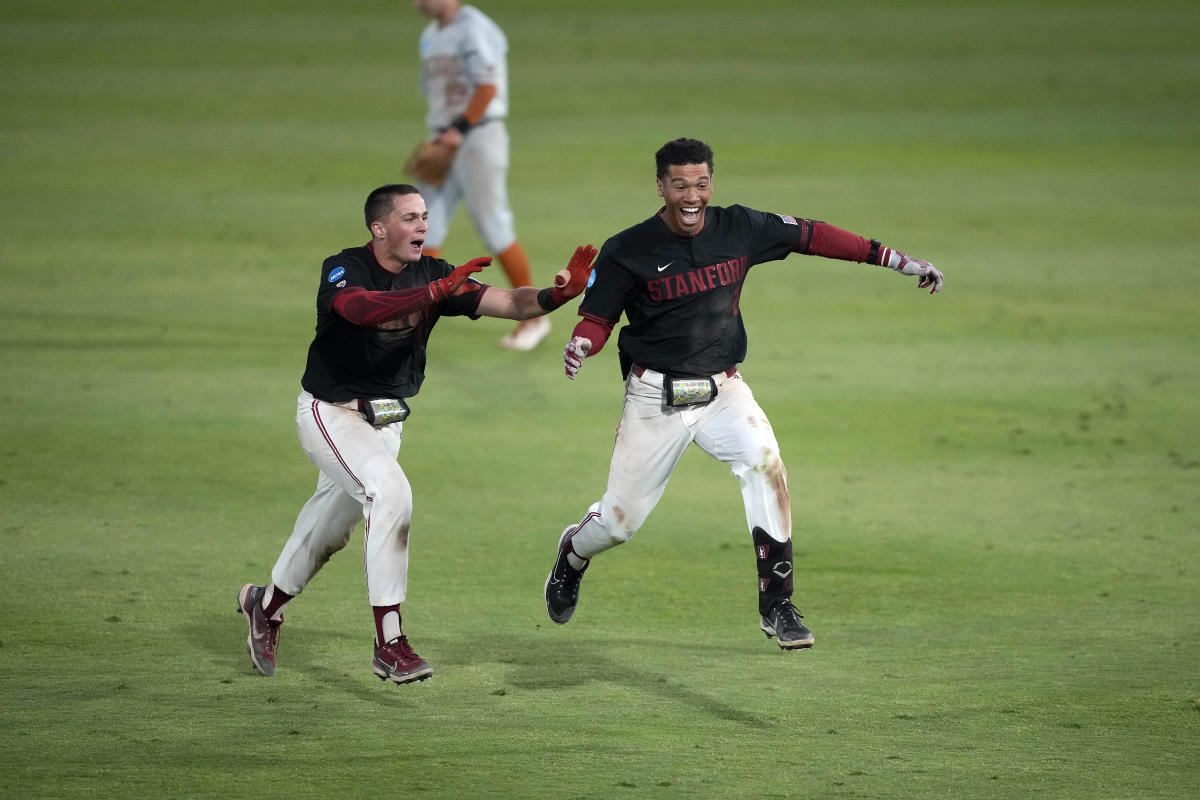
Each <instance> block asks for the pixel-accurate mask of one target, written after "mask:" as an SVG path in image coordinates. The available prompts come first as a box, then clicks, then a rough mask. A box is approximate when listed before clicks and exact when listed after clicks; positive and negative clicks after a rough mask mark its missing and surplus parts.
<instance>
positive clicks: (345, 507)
mask: <svg viewBox="0 0 1200 800" xmlns="http://www.w3.org/2000/svg"><path fill="white" fill-rule="evenodd" d="M403 427H404V423H403V422H395V423H392V424H391V425H386V426H384V427H381V428H373V427H371V426H370V425H368V424H367V422H366V420H365V419H364V418H363V416H362V414H360V413H358V411H357V403H356V402H355V401H350V402H347V403H326V402H325V401H323V400H318V399H316V398H315V397H313V396H312V395H311V394H309V393H308V392H301V393H300V397H299V398H298V399H297V401H296V429H297V431H298V433H299V435H300V445H301V447H303V448H304V453H305V454H306V455H307V456H308V458H309V460H310V461H312V462H313V463H314V464H316V465H317V467H318V468H319V469H320V470H321V473H320V475H319V476H318V478H317V490H316V492H315V493H314V494H313V496H312V497H311V498H309V500H308V502H307V503H305V504H304V508H302V509H301V510H300V515H299V517H297V519H296V526H295V528H294V529H293V530H292V535H291V537H289V538H288V541H287V544H285V545H284V547H283V552H282V553H280V554H279V560H278V561H276V562H275V566H274V568H273V569H272V570H271V580H272V581H274V582H275V585H276V586H278V587H279V588H280V589H282V590H283V591H285V592H287V593H288V594H292V595H296V594H300V592H301V591H302V590H303V589H304V587H305V586H306V585H307V584H308V582H309V581H310V580H311V579H312V577H313V576H314V575H316V574H317V571H318V570H320V569H321V567H322V566H324V565H325V562H326V561H328V560H329V558H330V556H332V555H333V554H334V553H336V552H337V551H338V550H341V549H342V548H343V547H345V546H346V543H347V542H349V541H350V534H351V532H352V531H353V530H354V527H355V525H357V524H358V521H359V520H360V519H364V520H365V526H364V531H363V561H364V564H365V567H366V573H367V600H368V601H369V602H370V604H371V605H373V606H390V605H396V604H398V603H402V602H403V601H404V598H405V594H406V592H407V587H408V531H409V526H410V524H411V523H412V487H411V486H410V485H409V483H408V478H407V477H406V476H405V474H404V470H402V469H400V465H399V464H398V463H396V456H397V454H398V453H399V452H400V440H401V437H402V434H403Z"/></svg>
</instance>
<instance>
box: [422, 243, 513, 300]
mask: <svg viewBox="0 0 1200 800" xmlns="http://www.w3.org/2000/svg"><path fill="white" fill-rule="evenodd" d="M426 252H428V251H426ZM496 258H498V259H500V266H501V267H502V268H503V269H504V274H505V275H507V276H508V282H509V283H511V284H512V287H513V288H514V289H518V288H520V287H522V286H532V285H533V278H532V277H531V274H532V273H531V271H530V269H529V257H528V256H526V255H525V249H524V248H523V247H521V243H520V242H513V243H512V244H510V245H509V246H508V249H507V250H505V251H504V252H503V253H497V254H496Z"/></svg>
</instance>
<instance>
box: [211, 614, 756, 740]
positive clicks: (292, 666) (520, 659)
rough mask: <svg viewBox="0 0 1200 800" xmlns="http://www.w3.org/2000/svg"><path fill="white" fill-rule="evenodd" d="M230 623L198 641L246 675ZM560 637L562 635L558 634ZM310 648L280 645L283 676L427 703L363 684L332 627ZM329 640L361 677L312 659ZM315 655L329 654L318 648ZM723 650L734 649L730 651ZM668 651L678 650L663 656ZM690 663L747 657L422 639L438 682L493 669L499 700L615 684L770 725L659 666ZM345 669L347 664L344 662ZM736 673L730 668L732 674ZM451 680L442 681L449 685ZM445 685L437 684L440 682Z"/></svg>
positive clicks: (597, 640) (716, 650) (526, 640)
mask: <svg viewBox="0 0 1200 800" xmlns="http://www.w3.org/2000/svg"><path fill="white" fill-rule="evenodd" d="M230 622H231V625H230V626H228V627H227V626H225V625H223V624H222V625H219V626H217V625H213V626H198V627H197V628H196V629H195V630H194V631H192V637H193V641H195V642H196V643H197V644H200V645H202V646H203V647H205V648H206V649H208V650H210V651H211V652H213V653H223V654H228V656H229V658H230V659H231V661H233V660H236V661H237V662H238V664H239V665H241V666H244V667H245V670H246V672H247V674H250V673H252V672H253V668H252V667H251V666H250V664H249V662H248V661H247V659H246V656H245V654H244V652H243V649H244V644H243V643H244V641H245V627H244V623H242V622H241V621H240V619H234V620H230ZM555 633H557V632H555ZM303 638H304V640H306V641H307V645H300V646H297V647H294V648H286V646H283V643H282V642H281V651H280V670H281V671H282V670H284V669H286V670H287V671H289V672H293V673H294V674H297V675H303V676H305V678H306V679H308V680H311V681H314V682H316V683H319V684H322V685H325V686H327V687H329V688H330V690H332V691H334V692H339V693H345V694H349V695H352V696H354V697H355V698H357V699H358V700H361V701H363V702H365V703H370V704H379V703H385V704H387V705H388V706H394V705H395V704H396V703H397V702H401V703H402V704H403V703H406V702H422V693H421V692H420V688H421V687H420V685H417V686H414V687H406V688H412V689H415V690H416V691H415V692H414V693H411V694H410V693H396V692H382V693H381V692H380V691H379V686H378V684H377V683H376V682H375V681H374V680H370V681H362V680H359V678H360V677H362V675H363V672H362V671H366V670H368V664H369V661H370V651H369V649H367V648H365V647H364V646H363V643H362V641H361V637H350V636H348V635H346V634H345V633H343V632H340V631H337V630H335V629H330V628H308V629H307V630H305V631H304V634H303ZM320 639H324V640H325V641H324V644H325V645H328V643H329V642H330V641H331V640H344V641H345V645H346V647H348V648H353V649H354V650H355V651H356V652H357V651H361V652H362V661H361V664H362V666H361V671H360V670H359V669H356V670H355V672H354V673H352V674H348V673H347V672H346V670H345V669H344V668H335V667H334V666H332V665H331V664H330V663H326V662H323V661H321V660H320V659H319V657H316V656H314V652H315V651H314V649H313V647H312V645H313V644H314V643H316V642H317V641H318V640H320ZM317 649H325V648H324V647H318V648H317ZM723 650H728V652H724V651H723ZM664 651H672V652H670V653H669V654H664ZM680 651H685V652H683V653H682V657H683V658H684V659H685V660H689V661H690V660H695V661H697V662H701V661H702V662H705V663H712V662H714V661H720V660H727V661H733V660H736V659H738V658H739V657H740V656H742V655H744V651H738V650H735V649H732V648H724V649H723V648H720V647H714V646H713V644H712V643H708V642H700V643H697V644H693V645H684V644H678V643H672V642H663V641H661V640H659V639H656V638H646V637H642V638H639V637H599V636H597V635H595V634H591V635H590V636H589V637H588V638H566V637H563V636H558V635H554V634H548V633H547V632H540V633H535V634H526V635H520V634H511V633H485V634H482V635H479V634H477V635H473V636H471V637H470V640H469V641H466V640H464V638H463V637H459V636H450V635H446V634H440V635H439V634H436V633H435V634H428V635H422V636H421V639H420V647H419V649H418V652H421V653H422V654H426V655H427V657H428V659H429V661H430V663H432V664H433V665H434V669H435V675H434V680H438V678H439V677H441V676H443V675H445V676H447V678H449V679H451V680H453V679H454V678H453V673H454V671H456V670H458V669H459V668H462V669H466V668H472V667H479V666H486V665H491V666H492V667H494V668H495V672H496V674H497V678H498V681H497V686H498V687H499V688H496V687H495V686H494V687H492V688H493V689H494V690H495V692H494V693H497V694H500V693H504V692H507V691H508V690H510V689H511V690H516V691H520V692H549V691H564V690H567V691H569V690H572V689H576V688H580V687H585V686H586V685H588V684H593V683H596V684H605V683H607V684H612V685H614V686H619V687H621V688H623V689H632V690H635V691H640V692H645V693H647V694H651V695H657V696H659V697H661V698H663V699H665V700H667V701H670V702H671V703H675V704H680V705H683V706H687V707H690V708H692V709H693V710H695V711H696V712H698V713H702V714H706V715H708V716H710V717H713V718H715V719H721V720H726V721H731V722H737V723H742V724H747V725H753V726H756V727H761V726H762V725H764V724H767V723H770V722H771V721H772V720H771V718H769V717H767V716H763V715H762V714H760V713H756V712H754V711H750V710H747V709H744V708H740V707H738V706H736V705H734V704H731V703H728V702H725V701H723V700H721V699H720V698H717V697H713V696H711V695H709V694H706V693H704V692H702V691H699V690H697V689H695V688H693V687H690V686H687V685H685V684H684V682H682V681H680V680H679V679H678V677H674V676H673V674H672V673H671V672H669V671H668V669H667V668H666V667H664V668H663V669H661V670H658V669H655V668H654V667H653V666H650V665H655V664H667V663H669V664H677V663H678V662H679V659H680V657H681V652H680ZM343 664H344V662H343ZM732 668H734V667H731V669H732ZM444 680H445V678H443V681H444ZM440 682H442V681H439V683H440Z"/></svg>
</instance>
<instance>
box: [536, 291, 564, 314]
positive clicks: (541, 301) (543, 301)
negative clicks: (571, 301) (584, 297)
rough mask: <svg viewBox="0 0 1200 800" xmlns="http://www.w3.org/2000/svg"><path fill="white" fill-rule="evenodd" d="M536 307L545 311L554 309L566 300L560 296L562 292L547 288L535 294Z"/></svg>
mask: <svg viewBox="0 0 1200 800" xmlns="http://www.w3.org/2000/svg"><path fill="white" fill-rule="evenodd" d="M537 301H538V305H539V306H541V307H542V308H544V309H546V310H547V311H553V310H554V309H556V308H558V307H559V306H561V305H562V304H563V303H565V302H567V298H565V297H563V296H562V291H561V290H560V289H559V288H558V287H557V286H553V287H547V288H545V289H542V290H541V291H540V292H538V293H537Z"/></svg>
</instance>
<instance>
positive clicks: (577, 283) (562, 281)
mask: <svg viewBox="0 0 1200 800" xmlns="http://www.w3.org/2000/svg"><path fill="white" fill-rule="evenodd" d="M595 259H596V248H594V247H592V246H591V245H590V244H585V245H580V246H579V247H576V248H575V255H573V256H571V260H570V262H568V263H567V266H566V268H565V269H560V270H559V271H558V274H557V275H555V276H554V288H553V289H551V290H550V300H551V302H553V303H554V304H555V305H556V306H561V305H562V304H563V303H565V302H567V301H568V300H570V299H572V298H575V297H578V296H579V295H581V294H583V290H584V289H586V288H587V284H588V279H589V278H591V276H592V262H593V261H594V260H595Z"/></svg>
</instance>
